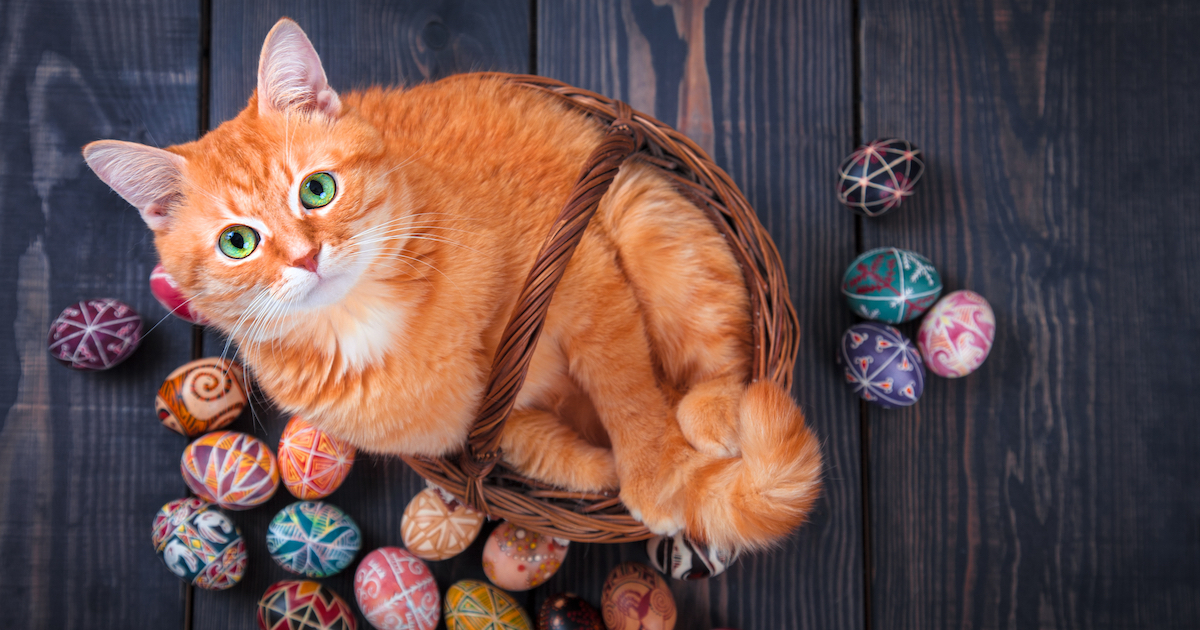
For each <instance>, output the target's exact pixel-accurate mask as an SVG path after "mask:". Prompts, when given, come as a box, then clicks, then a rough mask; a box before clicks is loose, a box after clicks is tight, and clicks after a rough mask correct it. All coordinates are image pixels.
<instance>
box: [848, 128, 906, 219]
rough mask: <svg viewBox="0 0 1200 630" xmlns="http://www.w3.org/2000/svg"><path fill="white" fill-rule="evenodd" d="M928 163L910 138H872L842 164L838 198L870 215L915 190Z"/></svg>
mask: <svg viewBox="0 0 1200 630" xmlns="http://www.w3.org/2000/svg"><path fill="white" fill-rule="evenodd" d="M924 171H925V163H924V162H923V161H922V160H921V150H920V149H918V148H917V147H915V146H913V145H912V143H911V142H909V141H907V140H900V139H897V138H890V139H880V140H872V141H871V142H868V143H867V144H865V145H863V146H861V147H859V148H858V149H857V150H855V151H854V153H851V154H850V155H849V156H847V157H846V159H845V160H842V164H841V166H839V167H838V182H837V195H838V201H840V202H842V203H843V204H845V205H847V206H849V207H850V208H851V209H852V210H854V211H855V212H857V213H859V214H863V215H866V216H868V217H877V216H879V215H881V214H883V213H885V212H887V211H888V210H891V209H892V208H895V207H897V206H899V205H900V202H901V201H903V200H904V198H905V197H907V196H909V195H911V194H912V192H913V187H914V186H916V185H917V180H919V179H921V173H923V172H924Z"/></svg>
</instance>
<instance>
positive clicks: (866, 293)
mask: <svg viewBox="0 0 1200 630" xmlns="http://www.w3.org/2000/svg"><path fill="white" fill-rule="evenodd" d="M941 293H942V278H941V276H939V275H938V272H937V270H936V269H934V268H933V263H931V262H929V260H928V259H927V258H925V257H924V256H922V255H920V254H918V253H916V252H910V251H908V250H906V249H896V248H895V247H881V248H879V249H873V250H871V251H869V252H867V253H865V254H863V255H862V256H859V257H858V258H855V259H854V262H852V263H850V266H849V267H848V268H847V269H846V274H845V275H844V276H842V295H843V296H845V298H846V304H847V305H849V306H850V310H852V311H854V312H855V314H857V315H859V316H861V317H864V318H866V319H873V320H876V321H880V322H887V323H889V324H899V323H901V322H906V321H908V320H910V319H915V318H916V317H917V316H919V315H920V314H921V313H924V312H925V311H927V310H929V307H930V306H932V305H933V303H934V302H935V301H937V298H938V295H941Z"/></svg>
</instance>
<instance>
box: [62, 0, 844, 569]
mask: <svg viewBox="0 0 1200 630" xmlns="http://www.w3.org/2000/svg"><path fill="white" fill-rule="evenodd" d="M602 133H603V132H602V129H601V128H600V127H599V126H598V124H597V123H596V122H595V121H593V120H590V119H588V118H586V117H584V116H582V115H580V114H578V113H574V112H571V111H568V109H567V108H566V107H565V106H564V105H562V104H561V103H558V102H555V101H554V100H552V99H550V98H549V97H546V96H544V95H540V94H538V93H536V92H534V91H532V90H528V89H523V88H520V87H516V86H511V85H507V84H505V83H504V82H503V81H501V80H498V79H495V78H488V77H484V76H479V75H463V76H458V77H453V78H450V79H446V80H443V81H439V82H437V83H433V84H428V85H421V86H418V87H414V88H412V89H408V90H398V89H396V90H383V89H378V88H375V89H370V90H367V91H365V92H353V93H349V94H343V95H339V94H337V93H336V92H334V90H333V89H332V88H330V86H329V84H328V83H327V81H326V77H325V72H324V70H323V69H322V67H321V63H320V60H319V59H318V57H317V54H316V52H315V51H314V50H313V48H312V45H311V44H310V43H309V41H308V38H307V37H305V35H304V33H303V31H301V30H300V28H299V27H298V26H297V25H296V24H295V23H294V22H292V21H290V20H286V19H285V20H281V21H280V22H279V23H278V24H276V26H275V28H274V29H272V31H271V33H270V34H269V35H268V36H267V40H266V43H265V44H264V45H263V52H262V58H261V60H260V62H259V70H258V90H257V92H256V93H255V95H254V96H251V98H250V103H249V106H248V107H247V108H246V109H245V110H244V111H243V112H242V113H241V114H239V115H238V116H237V118H235V119H233V120H231V121H229V122H226V123H225V124H223V125H221V126H220V127H219V128H217V129H216V130H214V131H212V132H211V133H209V134H208V135H206V136H204V137H203V138H201V139H200V140H197V141H195V142H190V143H187V144H182V145H179V146H174V147H169V148H168V149H165V150H162V149H155V148H151V147H146V146H142V145H137V144H131V143H126V142H117V141H108V140H106V141H100V142H95V143H92V144H90V145H88V146H87V147H85V148H84V156H85V158H86V159H87V163H88V164H89V165H90V166H91V167H92V169H93V170H94V171H95V172H96V174H97V175H99V176H100V178H101V179H103V180H104V181H105V182H107V183H108V184H109V185H110V186H111V187H112V188H113V189H114V190H115V191H117V192H118V193H119V194H120V195H121V196H122V197H124V198H125V199H126V200H128V201H129V202H130V203H131V204H133V205H134V206H136V207H137V208H138V209H139V210H140V211H141V214H142V217H143V218H144V219H145V221H146V223H147V224H148V225H149V226H150V228H151V229H152V230H153V231H154V236H155V245H156V246H157V248H158V251H159V254H160V256H161V258H162V263H163V266H164V267H166V269H167V271H168V272H170V273H171V275H173V276H174V277H175V279H176V280H177V281H178V282H179V284H180V286H181V288H182V290H183V292H184V293H185V295H187V296H191V297H192V298H193V300H194V301H193V305H194V306H195V307H197V310H199V311H201V312H203V313H204V314H205V315H206V316H207V317H208V319H209V320H210V322H211V323H212V325H213V326H215V327H217V328H218V329H220V330H221V331H222V332H224V333H225V334H227V335H229V336H230V337H231V338H232V339H234V340H235V341H236V342H237V345H238V347H239V348H240V351H241V353H242V356H243V358H244V360H245V362H246V363H247V364H248V366H249V367H250V368H251V370H252V371H253V374H254V375H255V377H256V378H257V380H258V382H259V384H260V385H261V387H262V388H263V390H264V391H266V392H267V393H268V394H269V395H270V396H271V398H272V399H273V400H274V401H275V402H276V403H277V404H278V405H279V406H280V407H281V408H283V409H284V410H286V411H288V412H289V413H298V414H301V415H303V416H304V417H305V418H306V419H308V420H309V421H310V422H312V423H313V424H315V425H317V426H319V427H320V428H322V429H324V430H325V431H328V432H329V433H331V434H333V435H335V436H337V437H340V438H343V439H345V440H348V441H349V442H351V443H353V444H354V445H355V446H357V447H359V448H361V449H363V450H366V451H370V452H376V453H398V454H425V455H445V454H450V453H453V452H454V451H457V450H458V449H460V448H461V447H462V445H463V444H465V442H466V435H467V431H468V428H469V426H470V424H471V421H472V419H473V418H474V416H475V413H476V411H477V409H478V408H479V405H480V400H481V396H482V391H483V387H484V383H485V379H486V377H487V375H488V371H489V369H490V367H491V359H492V356H493V353H494V351H495V349H496V346H497V344H498V342H499V336H500V334H501V331H502V329H503V327H504V325H505V324H506V322H507V321H508V318H509V316H510V314H511V313H512V311H513V308H514V305H515V299H516V296H517V293H518V290H519V288H520V287H521V285H522V283H523V281H524V280H525V277H526V275H527V273H528V271H529V269H530V267H531V266H532V262H533V258H534V256H535V255H536V252H537V250H538V247H539V246H540V244H541V242H542V239H543V237H544V235H545V234H547V232H548V231H549V228H550V225H551V223H552V222H553V220H554V218H555V217H556V215H557V213H558V211H559V209H560V208H561V206H562V204H563V202H564V200H565V199H566V196H567V194H568V193H569V191H570V189H571V187H572V184H573V183H574V181H575V179H576V177H578V175H579V173H580V169H581V167H582V165H583V164H584V162H585V161H586V159H587V157H588V156H589V154H590V153H591V151H592V149H593V148H594V147H595V146H596V145H597V144H598V143H599V142H600V139H601V137H602ZM747 311H748V298H747V294H746V289H745V286H744V284H743V279H742V274H741V272H740V270H739V268H738V265H737V263H736V262H735V261H734V259H733V256H732V254H731V253H730V252H729V250H728V248H727V247H726V245H725V243H724V241H723V239H722V237H721V236H720V235H719V234H718V233H717V232H716V230H715V229H714V228H713V227H712V225H711V223H710V222H709V220H708V219H707V218H706V217H705V215H704V214H703V213H702V212H701V211H700V210H699V209H697V208H696V207H694V206H693V205H691V204H690V203H689V202H688V201H686V200H685V199H684V198H683V197H681V196H680V195H679V194H678V193H677V192H676V191H675V190H674V189H673V188H672V187H671V186H670V185H669V184H668V183H667V182H666V181H665V180H664V179H663V178H661V177H660V176H658V175H657V174H656V173H655V171H654V170H652V169H650V168H647V167H645V166H642V165H639V164H638V163H636V162H631V163H630V164H628V165H627V166H626V167H624V168H622V169H621V172H620V174H619V176H618V177H617V179H616V180H615V182H614V183H613V186H612V188H611V190H610V191H609V193H608V195H607V196H606V198H605V199H604V201H603V203H602V204H601V205H600V208H599V210H598V212H597V214H596V216H595V218H594V219H593V221H592V223H591V225H590V226H589V227H588V229H587V232H586V234H585V236H584V237H583V240H582V242H581V243H580V245H579V248H578V250H576V252H575V254H574V257H573V259H572V260H571V263H570V265H569V266H568V268H567V271H566V275H565V276H564V279H563V281H562V284H561V285H560V286H559V288H558V290H557V292H556V293H555V294H554V299H553V302H552V304H551V307H550V310H549V313H548V315H547V317H546V322H545V327H544V330H543V331H542V334H541V338H540V341H539V342H538V345H537V350H536V353H535V355H534V358H533V361H532V365H531V367H530V370H529V374H528V378H527V380H526V381H525V385H524V388H523V389H522V391H521V393H520V395H519V397H518V400H517V405H516V408H515V410H514V412H513V413H512V415H511V417H510V418H509V419H508V422H507V424H506V427H505V430H504V433H503V438H502V447H503V456H504V459H505V460H506V461H507V462H508V463H509V464H510V465H512V466H513V467H515V468H516V469H518V470H521V471H523V472H524V473H526V474H528V475H529V476H531V477H534V478H537V479H541V480H543V481H546V482H549V483H552V484H556V485H559V486H562V487H565V488H570V489H576V490H598V489H605V488H616V487H618V486H619V487H620V496H621V499H622V500H623V501H624V502H625V504H626V506H628V508H629V509H630V511H631V513H632V514H633V515H634V516H635V517H636V518H638V519H640V520H641V521H642V522H644V523H645V524H646V525H647V526H648V527H649V528H650V529H651V530H653V531H655V532H657V533H662V534H670V533H674V532H677V531H679V530H681V529H682V530H686V532H687V533H688V534H689V535H691V536H693V537H695V538H697V539H700V540H703V541H707V542H708V543H710V544H712V545H715V546H718V547H723V548H728V549H736V548H754V547H761V546H763V545H766V544H769V543H771V542H774V541H776V540H778V539H779V538H780V537H782V536H784V535H786V534H787V533H788V532H789V531H790V530H791V529H792V528H794V527H795V526H796V525H798V524H799V523H800V522H801V521H802V520H803V518H804V516H805V514H806V513H807V512H808V510H809V509H810V506H811V505H812V502H813V500H814V498H815V496H816V495H817V492H818V489H819V475H820V469H821V456H820V451H819V447H818V444H817V441H816V439H815V438H814V437H813V435H812V434H811V433H810V432H809V431H808V429H807V428H806V427H805V426H804V419H803V417H802V415H801V413H800V411H799V410H798V409H797V408H796V406H795V404H794V403H793V402H792V401H791V399H790V398H789V397H788V395H787V394H786V393H785V392H784V391H782V390H781V389H780V388H779V387H778V386H776V385H775V384H773V383H770V382H757V383H753V384H750V385H747V384H746V383H747V382H748V380H749V379H748V375H749V359H750V352H751V348H750V344H751V342H750V336H749V328H750V324H749V317H748V313H747ZM677 392H678V393H677Z"/></svg>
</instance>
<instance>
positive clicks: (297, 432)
mask: <svg viewBox="0 0 1200 630" xmlns="http://www.w3.org/2000/svg"><path fill="white" fill-rule="evenodd" d="M354 455H355V450H354V447H353V446H350V445H349V444H347V443H345V442H343V441H341V440H339V439H337V438H335V437H333V436H332V435H329V434H328V433H326V432H324V431H322V430H320V429H318V428H316V427H314V426H313V425H311V424H309V423H307V422H305V421H304V420H303V419H302V418H301V417H300V416H292V419H291V420H288V423H287V426H286V427H284V429H283V436H282V437H280V438H279V475H280V476H281V477H282V478H283V485H284V487H286V488H287V489H288V492H291V493H292V495H293V496H295V497H296V498H297V499H306V500H309V501H311V500H313V499H324V498H325V497H327V496H329V495H331V494H333V491H334V490H337V489H338V487H340V486H341V485H342V482H343V481H345V480H346V475H349V474H350V469H351V468H352V467H353V466H354Z"/></svg>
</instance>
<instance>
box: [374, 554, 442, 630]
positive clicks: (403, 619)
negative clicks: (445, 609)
mask: <svg viewBox="0 0 1200 630" xmlns="http://www.w3.org/2000/svg"><path fill="white" fill-rule="evenodd" d="M354 599H356V600H358V608H359V610H361V611H362V613H363V616H364V617H366V618H367V621H368V622H370V623H371V625H372V626H375V627H376V628H379V630H431V629H432V628H436V627H437V623H438V612H439V611H438V609H439V608H440V606H441V598H440V597H439V596H438V590H437V582H436V581H435V580H434V577H433V574H432V573H430V571H429V567H428V566H426V565H425V563H424V562H421V559H420V558H418V557H416V556H414V555H412V554H411V553H409V552H408V551H406V550H404V549H401V548H399V547H380V548H379V549H376V550H375V551H372V552H371V553H369V554H367V555H366V556H365V557H363V559H362V562H360V563H358V571H357V572H355V574H354Z"/></svg>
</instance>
